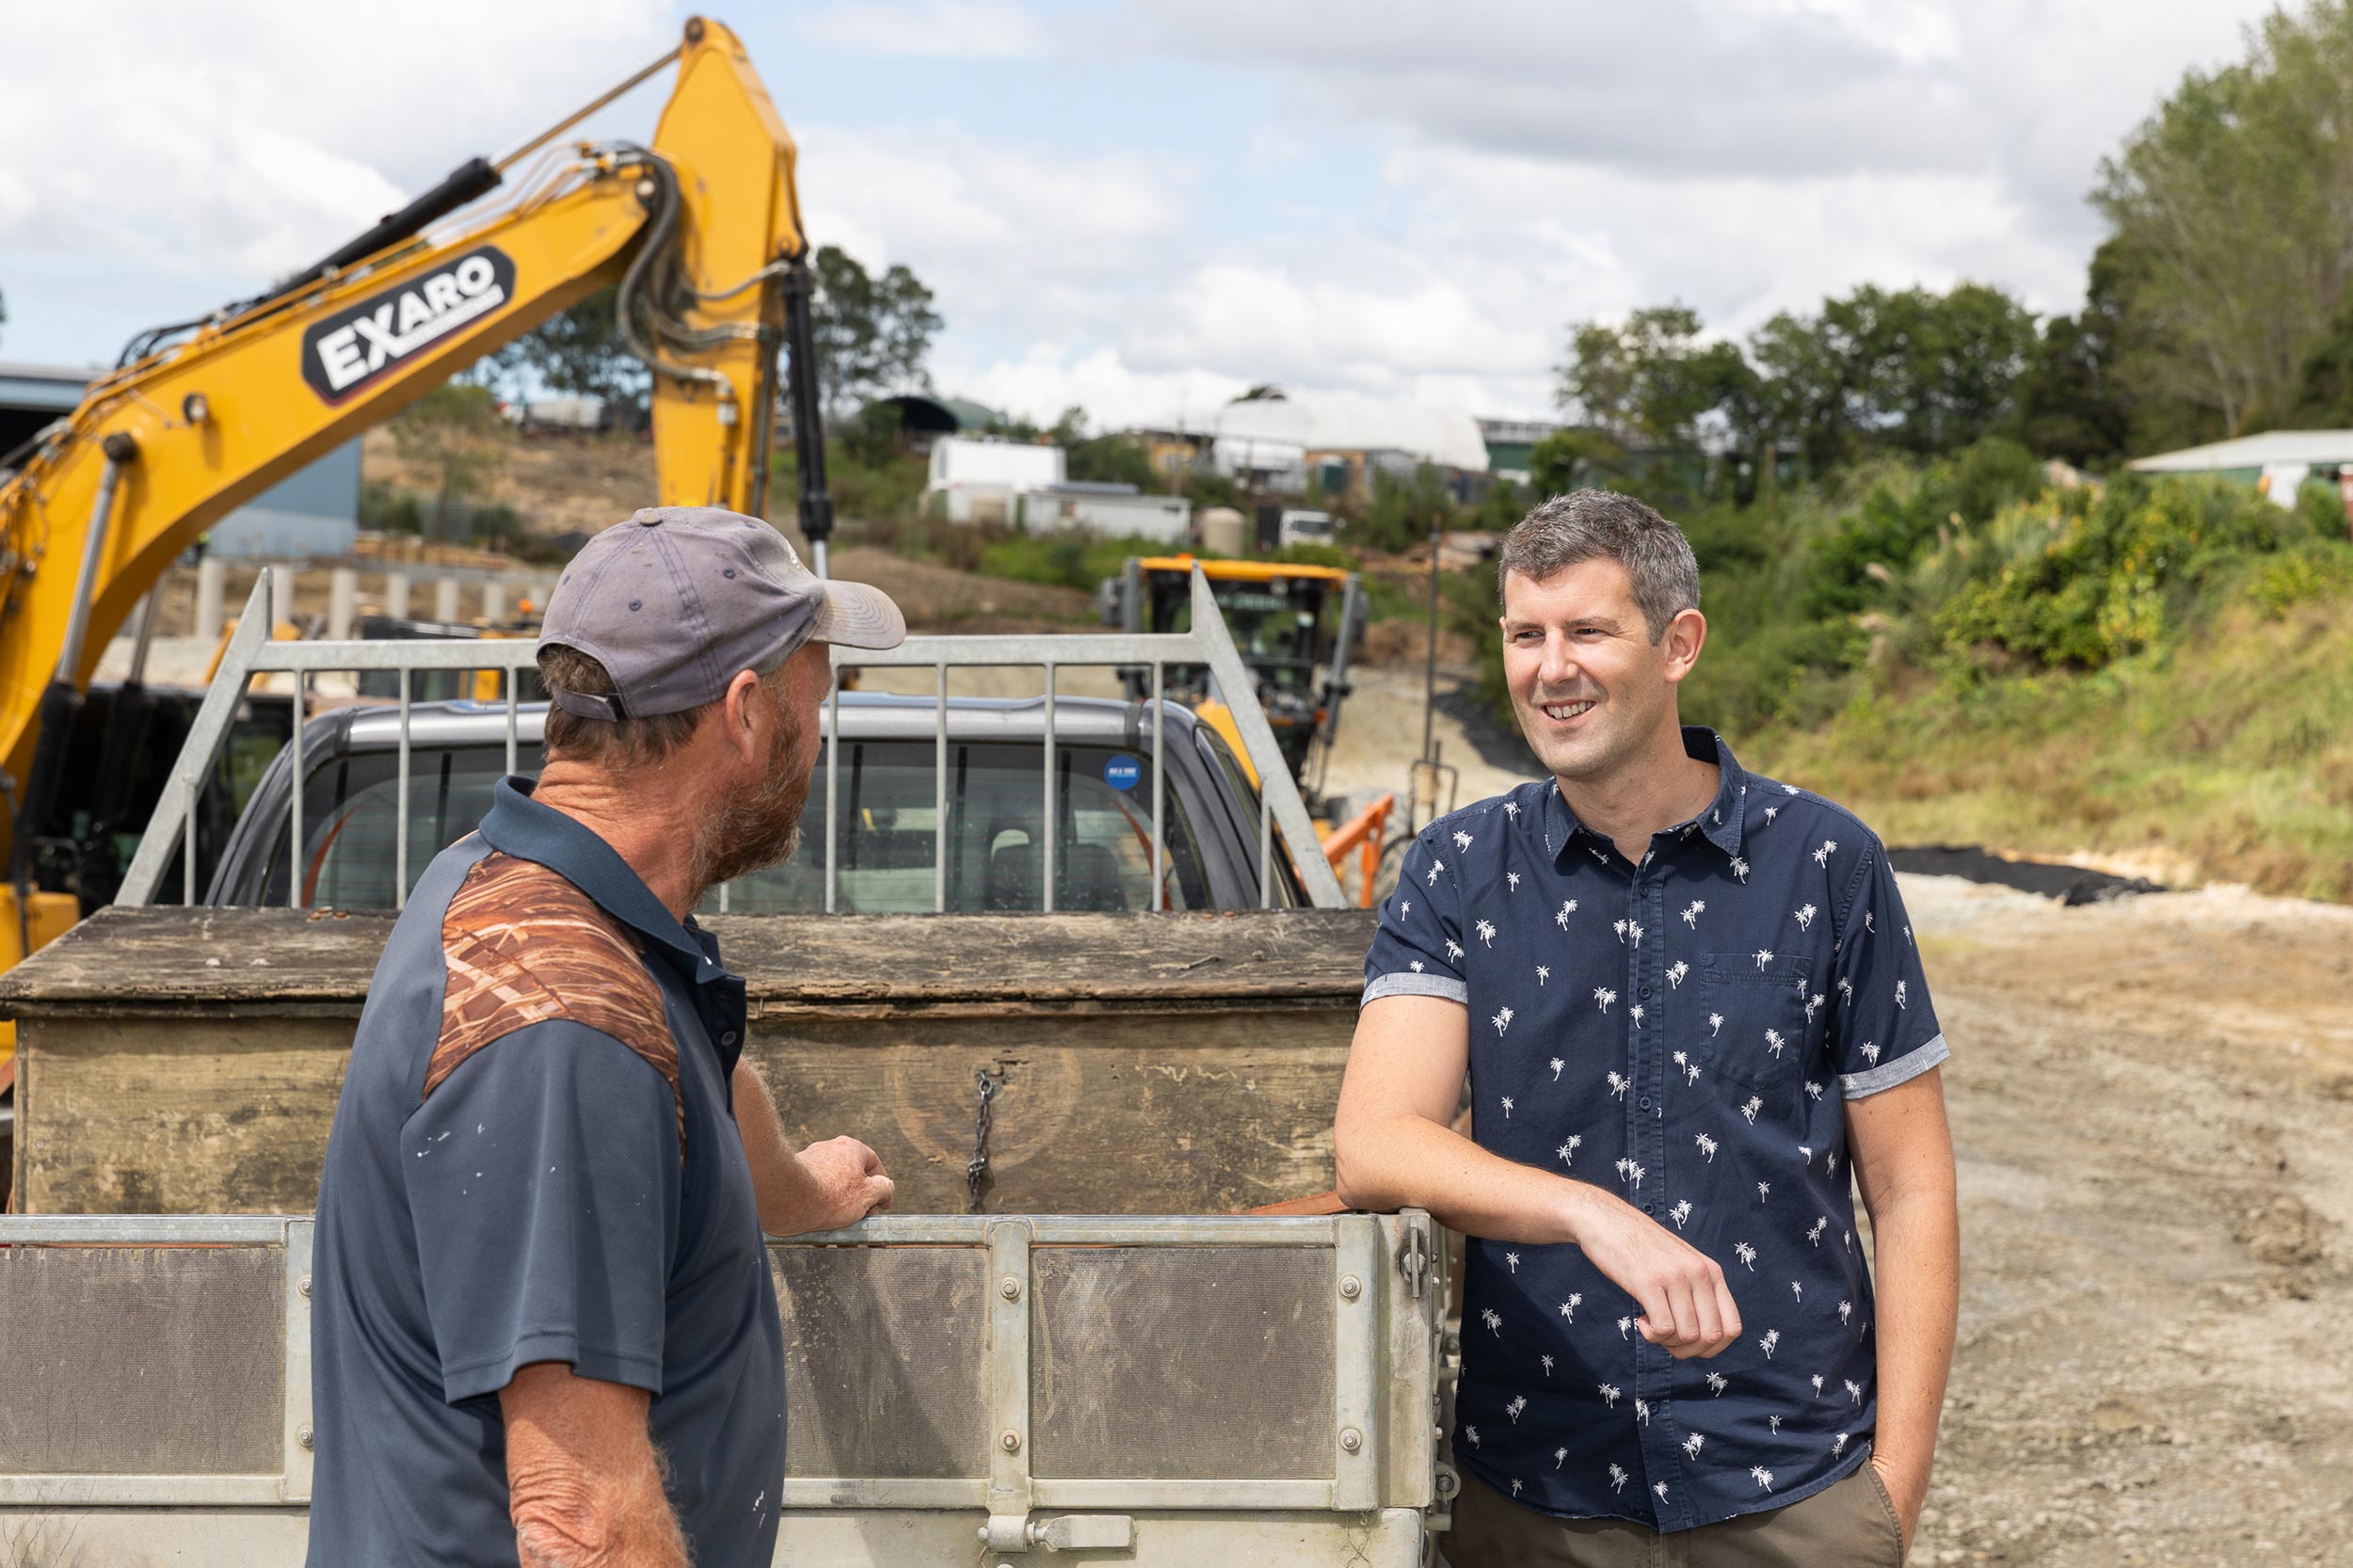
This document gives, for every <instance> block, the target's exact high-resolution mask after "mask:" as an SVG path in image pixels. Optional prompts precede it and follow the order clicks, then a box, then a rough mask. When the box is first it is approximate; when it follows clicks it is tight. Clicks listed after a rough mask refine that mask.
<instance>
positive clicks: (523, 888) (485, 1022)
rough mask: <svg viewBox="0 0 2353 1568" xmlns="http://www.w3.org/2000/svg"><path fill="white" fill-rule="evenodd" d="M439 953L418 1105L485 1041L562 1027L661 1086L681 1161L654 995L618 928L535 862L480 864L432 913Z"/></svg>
mask: <svg viewBox="0 0 2353 1568" xmlns="http://www.w3.org/2000/svg"><path fill="white" fill-rule="evenodd" d="M441 955H442V958H443V960H444V962H445V963H446V964H447V966H448V968H449V984H448V988H447V989H446V990H445V991H443V992H442V995H441V1034H440V1041H439V1042H438V1043H437V1044H436V1045H435V1046H434V1048H433V1059H432V1061H431V1062H430V1063H429V1064H426V1067H425V1074H424V1097H425V1098H428V1099H429V1098H431V1097H432V1095H433V1091H434V1090H436V1089H438V1088H440V1085H441V1081H442V1080H444V1079H446V1078H448V1077H449V1075H450V1074H451V1073H453V1072H456V1070H457V1068H458V1065H459V1064H462V1063H463V1062H465V1061H466V1059H467V1058H469V1057H471V1056H472V1055H473V1054H474V1052H476V1051H478V1050H481V1049H482V1048H484V1047H486V1046H488V1045H490V1044H491V1043H492V1042H493V1041H496V1040H499V1039H501V1038H504V1036H506V1035H508V1034H512V1033H514V1032H516V1031H517V1030H519V1029H524V1028H527V1027H529V1026H530V1025H532V1024H536V1023H545V1022H547V1021H548V1020H549V1019H550V1018H568V1019H569V1020H571V1021H572V1022H573V1023H576V1024H580V1025H582V1026H583V1027H584V1028H588V1029H593V1030H596V1031H598V1032H600V1033H604V1034H609V1035H611V1036H612V1037H613V1038H614V1039H616V1040H618V1041H620V1042H621V1044H623V1045H625V1046H627V1047H628V1048H630V1049H632V1050H633V1051H635V1052H636V1053H637V1054H638V1055H640V1056H642V1057H644V1058H645V1059H646V1061H647V1062H648V1063H649V1064H652V1066H653V1068H654V1070H655V1071H656V1072H659V1073H660V1074H661V1075H662V1076H663V1078H664V1080H667V1082H668V1083H669V1085H670V1098H671V1100H672V1102H673V1103H674V1104H675V1105H676V1106H677V1108H678V1129H679V1158H680V1159H681V1160H683V1159H684V1158H685V1156H686V1099H685V1094H684V1092H683V1091H682V1090H681V1089H680V1085H679V1071H678V1043H677V1042H676V1041H675V1040H673V1039H672V1038H671V1037H670V1026H669V1021H668V1019H667V1018H666V1017H664V1014H663V1010H662V987H661V985H660V984H658V983H657V982H656V981H655V980H654V978H653V976H652V975H650V974H648V972H647V970H646V965H645V960H644V959H643V958H641V957H640V956H639V954H638V947H637V943H636V941H635V940H634V939H633V938H632V936H631V934H630V932H629V930H628V929H627V928H626V927H625V926H623V925H622V924H621V923H620V922H619V921H617V920H614V919H613V917H612V916H610V915H608V914H606V913H605V912H604V911H603V910H602V909H601V908H600V907H598V905H597V903H596V901H595V900H594V899H591V898H590V897H589V896H588V895H587V894H585V893H584V892H582V891H581V890H580V889H579V888H575V887H573V886H572V885H571V884H570V883H569V882H567V881H566V880H565V879H564V878H563V877H561V876H559V875H557V874H556V873H555V872H552V871H550V870H549V869H548V868H547V867H545V866H542V865H540V864H538V863H537V862H536V861H532V860H518V859H516V858H515V857H514V856H509V855H501V854H491V855H488V856H484V857H483V858H482V859H480V860H478V861H476V862H475V863H474V865H473V867H472V870H470V871H468V872H466V880H465V881H464V883H463V884H461V885H460V886H459V888H458V889H457V892H456V895H455V896H454V897H452V898H451V899H450V901H449V908H448V909H447V910H446V911H445V912H444V913H443V914H442V916H441Z"/></svg>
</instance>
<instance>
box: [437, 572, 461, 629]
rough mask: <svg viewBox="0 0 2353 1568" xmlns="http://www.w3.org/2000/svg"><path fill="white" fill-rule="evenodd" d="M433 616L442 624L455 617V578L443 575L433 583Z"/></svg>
mask: <svg viewBox="0 0 2353 1568" xmlns="http://www.w3.org/2000/svg"><path fill="white" fill-rule="evenodd" d="M433 618H434V619H435V620H438V621H440V622H441V623H443V624H444V625H447V624H449V623H451V622H454V621H456V619H457V579H456V578H455V577H444V578H442V579H441V580H440V582H439V583H436V584H433Z"/></svg>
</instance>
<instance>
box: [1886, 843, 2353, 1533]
mask: <svg viewBox="0 0 2353 1568" xmlns="http://www.w3.org/2000/svg"><path fill="white" fill-rule="evenodd" d="M1902 880H1903V887H1904V893H1905V897H1906V899H1907V901H1908V902H1909V904H1910V905H1911V909H1912V914H1913V927H1914V929H1915V930H1917V931H1918V932H1920V933H1921V935H1922V939H1923V949H1924V955H1925V958H1926V962H1927V965H1928V970H1929V984H1930V987H1931V989H1932V990H1933V992H1934V993H1935V996H1936V1000H1937V1009H1938V1014H1939V1017H1940V1018H1941V1020H1942V1021H1943V1023H1944V1025H1945V1031H1946V1033H1947V1035H1948V1037H1949V1038H1950V1040H1951V1042H1952V1046H1953V1059H1952V1061H1951V1062H1950V1063H1949V1064H1947V1065H1946V1067H1945V1080H1946V1088H1947V1094H1948V1096H1949V1100H1950V1104H1951V1113H1952V1121H1953V1128H1954V1134H1955V1138H1956V1140H1957V1144H1958V1149H1959V1166H1960V1176H1961V1223H1962V1248H1963V1293H1962V1298H1961V1341H1960V1348H1959V1352H1958V1354H1957V1356H1956V1360H1955V1365H1954V1370H1953V1382H1952V1388H1951V1394H1950V1397H1949V1399H1948V1400H1947V1403H1946V1406H1945V1422H1944V1431H1943V1439H1942V1445H1941V1448H1940V1451H1939V1455H1938V1464H1937V1471H1936V1480H1935V1485H1934V1489H1933V1491H1932V1493H1931V1496H1930V1498H1929V1508H1928V1511H1927V1512H1926V1513H1925V1514H1924V1516H1923V1519H1922V1524H1921V1528H1920V1533H1919V1538H1918V1540H1917V1542H1916V1543H1915V1544H1914V1549H1913V1561H1915V1562H1932V1563H1964V1562H1985V1561H1992V1562H2008V1563H2039V1564H2040V1563H2048V1564H2053V1565H2055V1568H2074V1565H2084V1568H2089V1565H2092V1564H2111V1563H2114V1564H2209V1563H2213V1564H2232V1565H2237V1564H2252V1563H2282V1564H2286V1563H2353V1353H2349V1352H2348V1351H2347V1349H2346V1344H2345V1327H2344V1321H2345V1309H2346V1306H2347V1304H2348V1302H2353V1270H2349V1269H2348V1267H2347V1264H2346V1250H2345V1236H2346V1228H2345V1227H2346V1226H2347V1224H2353V909H2346V908H2343V907H2339V906H2336V905H2329V904H2304V903H2299V902H2295V901H2289V900H2280V899H2268V898H2260V897H2255V896H2252V895H2249V894H2246V893H2243V892H2238V891H2235V890H2232V889H2208V890H2206V891H2203V892H2198V893H2181V894H2161V895H2152V896H2148V897H2141V898H2130V899H2124V900H2121V901H2118V902H2115V903H2110V904H2096V905H2092V906H2089V907H2085V908H2077V909H2066V908H2062V907H2060V906H2059V905H2057V904H2056V903H2054V902H2052V901H2050V900H2047V899H2041V898H2037V897H2035V896H2033V895H2031V894H2026V893H2021V892H2016V891H2012V890H2010V889H2007V888H1989V887H1984V886H1979V885H1976V884H1972V883H1967V882H1962V881H1960V880H1958V879H1956V878H1951V877H1910V876H1907V877H1905V878H1903V879H1902Z"/></svg>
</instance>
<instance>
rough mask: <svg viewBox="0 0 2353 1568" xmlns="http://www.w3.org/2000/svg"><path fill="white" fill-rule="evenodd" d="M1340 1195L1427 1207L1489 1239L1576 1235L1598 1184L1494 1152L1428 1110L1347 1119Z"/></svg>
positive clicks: (1390, 1205) (1339, 1139)
mask: <svg viewBox="0 0 2353 1568" xmlns="http://www.w3.org/2000/svg"><path fill="white" fill-rule="evenodd" d="M1335 1144H1336V1152H1337V1155H1338V1160H1337V1163H1338V1166H1339V1188H1340V1196H1341V1198H1342V1199H1343V1201H1345V1202H1346V1203H1347V1204H1348V1205H1349V1206H1350V1207H1351V1208H1370V1209H1377V1210H1384V1211H1387V1210H1394V1209H1399V1208H1426V1209H1428V1210H1429V1211H1430V1212H1431V1213H1432V1214H1433V1216H1435V1217H1436V1219H1437V1221H1438V1223H1439V1224H1443V1225H1445V1226H1446V1227H1447V1228H1448V1229H1449V1230H1458V1231H1461V1232H1462V1233H1463V1234H1465V1235H1466V1236H1481V1237H1484V1238H1486V1239H1487V1240H1492V1241H1528V1242H1533V1243H1545V1242H1554V1241H1572V1242H1573V1241H1576V1240H1577V1239H1578V1222H1579V1221H1580V1219H1581V1218H1582V1217H1583V1215H1584V1213H1585V1212H1586V1210H1587V1208H1588V1206H1589V1204H1590V1202H1591V1201H1592V1199H1593V1197H1595V1196H1597V1195H1598V1194H1597V1192H1596V1190H1595V1189H1594V1188H1593V1187H1592V1186H1590V1185H1588V1184H1587V1183H1585V1182H1582V1181H1577V1180H1576V1179H1574V1178H1571V1177H1566V1176H1555V1175H1553V1174H1552V1173H1551V1172H1549V1171H1540V1170H1537V1169H1536V1168H1535V1167H1533V1166H1530V1165H1522V1164H1519V1163H1517V1162H1516V1161H1513V1160H1506V1159H1504V1158H1503V1157H1502V1156H1500V1155H1497V1154H1491V1153H1489V1152H1488V1151H1487V1150H1485V1149H1482V1148H1481V1147H1480V1146H1479V1145H1478V1144H1474V1143H1472V1142H1471V1141H1470V1140H1469V1139H1467V1138H1465V1137H1464V1136H1463V1135H1462V1134H1461V1133H1459V1132H1456V1131H1455V1130H1454V1129H1453V1128H1446V1127H1440V1126H1439V1125H1438V1124H1437V1123H1435V1122H1433V1121H1431V1120H1429V1119H1428V1118H1426V1117H1423V1116H1416V1115H1391V1116H1385V1117H1382V1118H1381V1119H1380V1120H1378V1121H1377V1122H1372V1123H1369V1124H1366V1125H1361V1126H1360V1125H1355V1124H1343V1125H1342V1126H1341V1127H1340V1128H1338V1129H1337V1131H1336V1134H1335Z"/></svg>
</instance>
